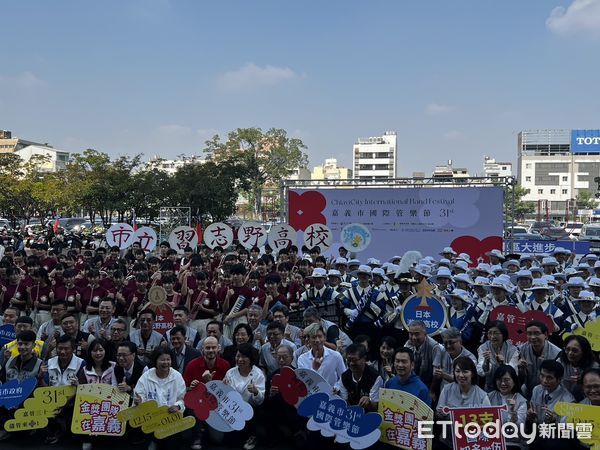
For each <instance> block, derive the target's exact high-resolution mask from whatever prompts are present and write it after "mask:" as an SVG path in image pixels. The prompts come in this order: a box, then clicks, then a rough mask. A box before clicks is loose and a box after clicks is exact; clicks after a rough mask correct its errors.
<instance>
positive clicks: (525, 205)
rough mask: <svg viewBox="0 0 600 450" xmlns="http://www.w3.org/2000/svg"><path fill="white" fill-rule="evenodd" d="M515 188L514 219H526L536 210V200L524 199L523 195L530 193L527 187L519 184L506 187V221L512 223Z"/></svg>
mask: <svg viewBox="0 0 600 450" xmlns="http://www.w3.org/2000/svg"><path fill="white" fill-rule="evenodd" d="M513 189H514V199H515V203H514V219H515V222H517V221H522V220H524V219H525V216H526V215H527V214H532V213H534V212H535V202H531V201H524V200H523V197H524V196H525V195H527V194H528V189H525V188H523V187H521V186H519V185H517V184H515V185H513V186H507V187H505V188H504V223H512V220H513V214H512V205H513V203H512V202H513Z"/></svg>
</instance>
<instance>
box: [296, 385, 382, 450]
mask: <svg viewBox="0 0 600 450" xmlns="http://www.w3.org/2000/svg"><path fill="white" fill-rule="evenodd" d="M298 414H300V415H301V416H304V417H309V418H310V419H309V420H308V423H307V424H306V427H307V428H308V429H309V430H310V431H320V432H321V435H323V436H325V437H332V436H335V441H336V442H339V443H340V444H350V447H351V448H354V449H361V448H367V447H370V446H371V445H373V444H375V442H377V441H378V440H379V437H380V436H381V431H380V430H379V425H381V416H380V415H379V414H378V413H375V412H372V413H365V410H364V408H362V407H360V406H348V404H347V403H346V401H345V400H342V399H341V398H337V397H331V396H330V395H329V394H326V393H319V394H312V395H310V396H308V397H306V398H305V399H304V400H303V401H302V403H300V406H298Z"/></svg>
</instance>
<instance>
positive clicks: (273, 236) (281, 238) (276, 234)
mask: <svg viewBox="0 0 600 450" xmlns="http://www.w3.org/2000/svg"><path fill="white" fill-rule="evenodd" d="M268 241H269V245H270V246H271V248H272V249H273V250H274V251H276V252H279V251H280V250H283V249H286V248H288V247H290V246H292V245H295V244H296V230H294V229H293V228H292V227H290V226H289V225H287V224H285V223H278V224H276V225H273V226H272V227H271V231H269V236H268Z"/></svg>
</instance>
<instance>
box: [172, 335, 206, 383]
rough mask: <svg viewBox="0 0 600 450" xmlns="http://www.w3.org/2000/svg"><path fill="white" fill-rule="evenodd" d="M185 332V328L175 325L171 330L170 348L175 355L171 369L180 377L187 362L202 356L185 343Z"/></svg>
mask: <svg viewBox="0 0 600 450" xmlns="http://www.w3.org/2000/svg"><path fill="white" fill-rule="evenodd" d="M185 331H186V330H185V328H184V327H183V326H181V325H175V326H174V327H173V328H171V347H173V352H174V353H175V360H174V361H173V368H174V369H175V370H177V372H179V373H180V374H182V375H183V373H184V372H185V368H186V367H187V365H188V364H189V362H190V361H191V360H193V359H194V358H198V357H199V356H201V355H202V353H200V351H198V350H196V349H195V348H193V347H191V346H189V345H187V344H186V343H185Z"/></svg>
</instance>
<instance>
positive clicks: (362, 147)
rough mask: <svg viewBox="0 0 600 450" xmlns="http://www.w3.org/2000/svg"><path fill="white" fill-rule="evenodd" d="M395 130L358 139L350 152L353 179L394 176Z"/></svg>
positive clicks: (382, 178) (381, 178)
mask: <svg viewBox="0 0 600 450" xmlns="http://www.w3.org/2000/svg"><path fill="white" fill-rule="evenodd" d="M396 152H397V146H396V132H395V131H386V132H385V133H384V134H383V136H377V137H370V138H366V139H360V138H359V139H358V140H357V141H356V143H355V144H354V151H353V153H352V167H353V170H354V179H358V180H385V179H387V178H395V177H396Z"/></svg>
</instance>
